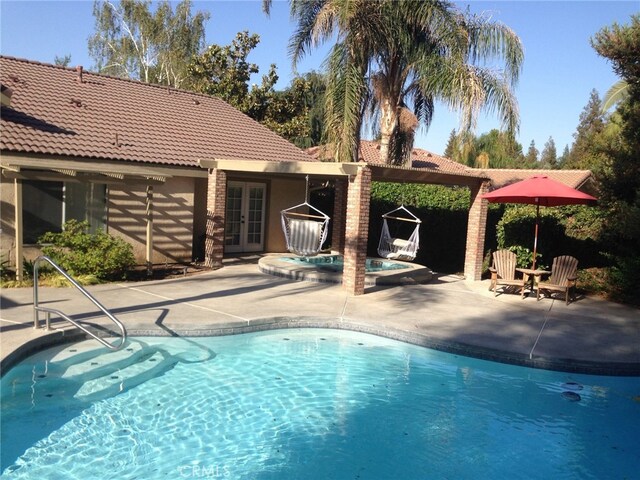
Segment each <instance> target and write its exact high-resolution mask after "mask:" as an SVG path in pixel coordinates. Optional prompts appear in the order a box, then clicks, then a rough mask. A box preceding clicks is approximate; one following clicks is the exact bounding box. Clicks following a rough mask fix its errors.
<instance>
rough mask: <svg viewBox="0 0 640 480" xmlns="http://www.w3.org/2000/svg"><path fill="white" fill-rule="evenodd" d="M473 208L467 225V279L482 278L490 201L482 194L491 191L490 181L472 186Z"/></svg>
mask: <svg viewBox="0 0 640 480" xmlns="http://www.w3.org/2000/svg"><path fill="white" fill-rule="evenodd" d="M470 190H471V208H470V209H469V221H468V225H467V247H466V250H465V255H464V276H465V278H466V279H467V280H474V281H478V280H480V277H481V275H482V260H483V258H484V237H485V232H486V229H487V212H488V211H489V202H488V201H487V200H483V199H481V198H480V195H482V194H484V193H487V192H488V191H489V182H487V181H485V182H482V183H480V184H478V185H476V186H473V187H470Z"/></svg>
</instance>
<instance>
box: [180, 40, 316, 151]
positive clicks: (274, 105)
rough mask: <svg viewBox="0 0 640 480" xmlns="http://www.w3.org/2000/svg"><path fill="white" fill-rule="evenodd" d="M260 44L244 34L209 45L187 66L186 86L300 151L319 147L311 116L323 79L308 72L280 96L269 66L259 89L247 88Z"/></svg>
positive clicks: (256, 66) (255, 68) (275, 78)
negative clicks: (217, 100) (227, 106)
mask: <svg viewBox="0 0 640 480" xmlns="http://www.w3.org/2000/svg"><path fill="white" fill-rule="evenodd" d="M259 42H260V36H259V35H256V34H249V32H247V31H244V32H239V33H238V34H237V35H236V38H235V39H234V40H233V41H232V43H231V44H230V45H226V46H220V45H215V44H214V45H210V46H209V47H207V48H206V49H205V50H204V51H203V52H202V53H201V54H200V55H198V56H196V57H194V58H193V60H192V62H191V64H190V65H189V68H188V72H189V75H190V78H189V84H188V86H189V88H191V89H193V90H194V91H196V92H199V93H204V94H207V95H214V96H217V97H220V98H221V99H223V100H224V101H225V102H227V103H229V104H230V105H232V106H234V107H235V108H237V109H238V110H240V111H241V112H243V113H246V114H247V115H248V116H250V117H251V118H253V119H254V120H256V121H258V122H260V123H262V124H263V125H265V126H266V127H268V128H269V129H271V130H273V131H274V132H276V133H277V134H279V135H280V136H282V137H284V138H286V139H287V140H289V141H291V142H293V143H295V144H296V145H298V146H299V147H301V148H306V147H310V146H313V145H317V143H318V142H319V140H320V139H319V138H317V139H315V140H314V139H312V138H311V137H310V135H311V132H312V124H311V119H310V117H309V112H310V110H311V107H312V105H313V104H314V103H316V102H317V101H318V97H319V96H321V95H322V92H323V89H322V80H321V79H319V78H316V77H314V76H313V75H311V74H310V75H309V77H308V78H309V79H307V78H305V77H296V78H294V79H293V81H292V82H291V85H290V86H289V87H288V88H287V89H285V90H283V91H280V92H278V91H276V90H275V84H276V82H277V81H278V74H277V70H276V66H275V65H274V64H272V65H271V67H270V69H269V72H268V73H267V74H266V75H263V76H262V82H261V83H260V85H253V86H252V87H249V82H250V80H251V76H252V75H253V74H257V73H259V68H258V65H256V64H255V63H250V62H249V61H248V56H249V54H250V53H251V51H252V50H253V49H254V48H255V47H256V46H257V45H258V43H259ZM314 118H315V117H314ZM314 142H315V143H314Z"/></svg>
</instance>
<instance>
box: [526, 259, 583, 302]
mask: <svg viewBox="0 0 640 480" xmlns="http://www.w3.org/2000/svg"><path fill="white" fill-rule="evenodd" d="M577 279H578V259H577V258H574V257H571V256H569V255H562V256H560V257H556V258H554V259H553V264H552V265H551V275H550V276H549V279H548V280H547V281H540V282H538V289H537V294H536V298H537V299H538V300H540V291H541V290H542V291H543V293H544V295H545V297H548V296H551V292H552V291H555V292H564V294H565V303H566V304H567V305H569V292H570V291H571V288H572V287H574V290H575V286H576V280H577ZM574 297H575V291H574ZM574 299H575V298H574Z"/></svg>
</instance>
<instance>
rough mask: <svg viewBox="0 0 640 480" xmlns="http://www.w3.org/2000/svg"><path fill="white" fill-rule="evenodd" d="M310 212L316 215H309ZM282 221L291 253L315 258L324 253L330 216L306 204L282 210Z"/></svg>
mask: <svg viewBox="0 0 640 480" xmlns="http://www.w3.org/2000/svg"><path fill="white" fill-rule="evenodd" d="M296 210H298V211H296ZM299 210H303V211H299ZM309 211H313V212H315V213H316V214H312V213H307V212H309ZM280 220H281V222H282V231H283V232H284V238H285V240H286V242H287V249H288V250H289V251H290V252H291V253H295V254H296V255H300V256H302V257H313V256H314V255H317V254H318V253H320V252H321V251H322V246H323V245H324V242H325V240H326V239H327V232H328V231H329V216H328V215H327V214H325V213H323V212H321V211H320V210H318V209H317V208H316V207H314V206H313V205H311V204H309V203H307V202H304V203H301V204H300V205H296V206H294V207H291V208H287V209H285V210H282V211H281V212H280Z"/></svg>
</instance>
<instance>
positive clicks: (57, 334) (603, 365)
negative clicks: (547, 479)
mask: <svg viewBox="0 0 640 480" xmlns="http://www.w3.org/2000/svg"><path fill="white" fill-rule="evenodd" d="M302 328H322V329H334V330H347V331H352V332H358V333H366V334H370V335H376V336H379V337H384V338H389V339H392V340H397V341H401V342H404V343H408V344H411V345H417V346H421V347H425V348H431V349H433V350H438V351H442V352H446V353H451V354H454V355H463V356H467V357H472V358H476V359H481V360H487V361H493V362H499V363H505V364H509V365H516V366H521V367H529V368H536V369H543V370H551V371H560V372H566V373H579V374H587V375H604V376H616V377H635V376H640V364H638V363H631V362H593V361H587V360H576V359H568V358H551V357H542V356H538V355H526V354H523V353H518V352H514V351H511V352H509V351H505V350H498V349H494V348H490V347H484V346H479V345H471V344H467V343H463V342H458V341H454V340H443V339H440V338H436V337H434V336H430V335H425V334H422V333H418V332H411V331H407V330H401V329H397V328H393V327H379V326H372V325H368V324H365V323H358V322H352V321H345V320H343V319H340V318H325V317H291V316H279V317H266V318H258V319H254V320H250V321H233V322H226V323H222V324H218V325H216V326H215V327H214V326H208V327H207V326H203V325H193V326H183V327H180V328H172V329H166V328H159V327H157V328H148V327H143V326H135V325H133V326H130V327H128V328H127V332H128V335H129V336H131V337H140V336H144V337H213V336H227V335H239V334H245V333H252V332H263V331H269V330H283V329H302ZM96 333H98V334H100V336H102V337H105V338H107V337H109V335H106V334H105V332H103V331H96ZM89 338H90V337H89V336H88V335H86V334H85V333H84V332H82V331H81V330H79V329H76V328H64V329H53V330H51V332H49V333H46V334H45V335H42V336H40V337H37V338H34V339H32V340H30V341H28V342H25V343H24V344H22V345H21V346H20V347H18V348H16V349H15V350H14V351H12V352H11V353H9V354H8V355H7V356H6V357H4V358H3V359H2V360H1V361H0V377H4V375H5V374H6V373H7V372H8V371H10V370H11V368H12V367H14V366H15V365H16V364H18V363H19V362H20V361H22V360H24V359H25V358H27V357H29V356H30V355H33V354H34V353H37V352H39V351H41V350H44V349H46V348H49V347H53V346H56V345H61V344H65V343H71V342H76V341H81V340H86V339H89Z"/></svg>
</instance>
